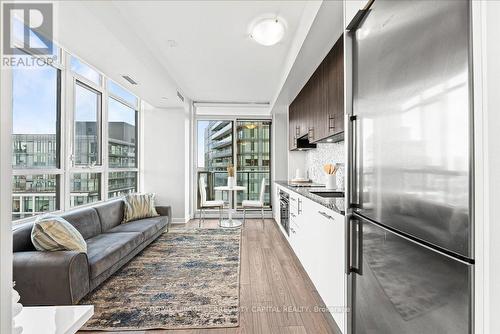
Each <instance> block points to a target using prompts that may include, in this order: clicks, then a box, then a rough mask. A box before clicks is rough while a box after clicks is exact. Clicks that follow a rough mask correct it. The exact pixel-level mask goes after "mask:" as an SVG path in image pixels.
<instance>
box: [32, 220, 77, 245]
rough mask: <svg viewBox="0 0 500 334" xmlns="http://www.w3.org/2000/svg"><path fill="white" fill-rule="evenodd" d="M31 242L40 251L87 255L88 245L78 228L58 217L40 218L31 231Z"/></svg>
mask: <svg viewBox="0 0 500 334" xmlns="http://www.w3.org/2000/svg"><path fill="white" fill-rule="evenodd" d="M31 241H32V242H33V245H34V246H35V248H36V249H37V250H39V251H48V252H55V251H64V250H67V251H78V252H82V253H87V243H86V242H85V239H83V236H82V235H81V233H80V232H78V230H77V229H76V228H74V227H73V225H71V224H70V223H68V222H67V221H66V220H65V219H64V218H61V217H58V216H50V215H47V216H40V217H38V218H37V219H36V220H35V223H34V224H33V228H32V230H31Z"/></svg>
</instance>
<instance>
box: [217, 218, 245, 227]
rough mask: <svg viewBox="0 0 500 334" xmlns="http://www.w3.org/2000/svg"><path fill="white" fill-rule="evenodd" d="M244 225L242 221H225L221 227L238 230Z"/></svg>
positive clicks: (221, 223)
mask: <svg viewBox="0 0 500 334" xmlns="http://www.w3.org/2000/svg"><path fill="white" fill-rule="evenodd" d="M241 225H242V222H241V220H237V219H224V220H222V221H221V222H220V224H219V226H220V227H225V228H237V227H240V226H241Z"/></svg>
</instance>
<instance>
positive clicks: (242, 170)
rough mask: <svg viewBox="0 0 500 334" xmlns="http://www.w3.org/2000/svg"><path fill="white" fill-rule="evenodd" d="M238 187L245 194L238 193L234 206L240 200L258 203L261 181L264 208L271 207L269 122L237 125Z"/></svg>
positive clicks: (239, 203)
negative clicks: (243, 188) (242, 187)
mask: <svg viewBox="0 0 500 334" xmlns="http://www.w3.org/2000/svg"><path fill="white" fill-rule="evenodd" d="M236 124H237V125H236V138H237V140H236V152H237V153H236V167H237V174H236V175H237V183H238V185H241V186H244V187H246V189H247V191H245V192H238V195H237V202H236V203H237V205H238V206H241V203H242V201H243V200H245V199H246V200H259V199H260V198H259V197H260V188H261V184H262V179H265V191H264V204H265V206H270V203H271V198H270V187H269V184H270V179H271V154H270V146H271V145H270V143H271V141H270V139H271V138H270V132H271V122H270V121H240V120H239V121H237V122H236Z"/></svg>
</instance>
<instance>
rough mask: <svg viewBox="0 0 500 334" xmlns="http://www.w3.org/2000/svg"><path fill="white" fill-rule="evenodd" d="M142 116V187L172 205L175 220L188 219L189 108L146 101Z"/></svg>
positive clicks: (161, 201) (163, 203) (158, 201)
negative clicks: (172, 107)
mask: <svg viewBox="0 0 500 334" xmlns="http://www.w3.org/2000/svg"><path fill="white" fill-rule="evenodd" d="M142 117H143V118H142V126H141V129H143V131H142V134H141V137H142V145H141V149H142V152H141V156H142V173H141V189H142V191H145V192H154V193H156V196H157V197H156V199H157V204H158V205H170V206H172V216H173V221H174V222H185V219H186V218H187V217H186V211H188V210H189V209H187V210H186V207H187V208H189V201H187V200H186V199H187V198H188V197H187V194H186V191H187V192H189V184H187V183H189V170H190V167H189V159H188V161H186V152H189V144H190V141H189V140H187V139H188V136H186V134H189V133H190V130H189V117H190V116H189V111H186V110H185V109H183V108H175V109H160V108H154V107H151V106H149V105H146V106H145V108H144V112H143V115H142Z"/></svg>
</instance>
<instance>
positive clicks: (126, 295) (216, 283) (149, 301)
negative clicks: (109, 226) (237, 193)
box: [81, 229, 241, 331]
mask: <svg viewBox="0 0 500 334" xmlns="http://www.w3.org/2000/svg"><path fill="white" fill-rule="evenodd" d="M240 242H241V231H240V230H239V229H237V230H235V229H193V230H180V231H172V232H168V233H164V234H163V235H162V236H160V237H159V238H158V239H157V240H156V241H154V242H153V243H152V244H151V245H149V246H148V247H147V248H145V249H144V250H143V251H142V252H141V253H140V254H139V255H138V256H137V257H135V258H134V259H132V260H131V261H130V262H129V263H128V264H126V265H125V266H124V267H122V268H121V269H120V270H119V271H117V272H116V273H115V274H114V275H113V276H111V277H110V278H109V279H108V280H107V281H105V282H104V283H103V284H102V285H101V286H100V287H98V288H97V289H96V290H95V291H94V292H92V293H91V294H89V295H88V296H87V297H86V298H85V299H84V300H83V301H82V302H81V304H92V305H94V316H93V317H92V318H91V319H90V320H89V321H88V322H87V323H86V324H85V327H84V328H83V330H107V331H123V330H146V329H189V328H192V329H194V328H221V327H237V326H238V324H239V265H240Z"/></svg>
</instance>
